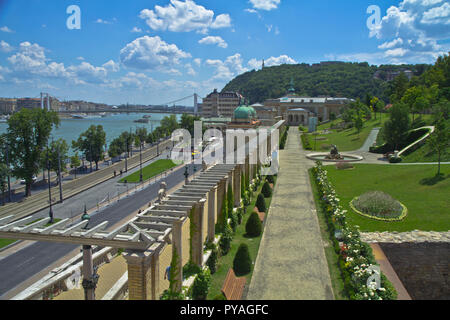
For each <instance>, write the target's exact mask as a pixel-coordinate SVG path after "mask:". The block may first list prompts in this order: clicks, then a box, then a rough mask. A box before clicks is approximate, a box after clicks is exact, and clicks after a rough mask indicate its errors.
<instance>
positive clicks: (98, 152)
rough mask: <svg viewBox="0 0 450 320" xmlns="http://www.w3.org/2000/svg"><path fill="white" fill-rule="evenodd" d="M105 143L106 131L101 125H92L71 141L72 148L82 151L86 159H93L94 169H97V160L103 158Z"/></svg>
mask: <svg viewBox="0 0 450 320" xmlns="http://www.w3.org/2000/svg"><path fill="white" fill-rule="evenodd" d="M105 143H106V133H105V131H104V130H103V126H101V125H98V126H95V125H92V126H90V127H89V129H87V130H86V131H85V132H83V133H82V134H81V135H80V137H79V138H78V140H77V141H72V148H73V149H75V151H81V152H83V153H84V155H85V157H86V159H87V160H88V161H94V162H95V169H96V170H98V162H99V161H101V160H103V159H104V154H103V147H104V146H105Z"/></svg>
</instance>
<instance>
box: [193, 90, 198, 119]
mask: <svg viewBox="0 0 450 320" xmlns="http://www.w3.org/2000/svg"><path fill="white" fill-rule="evenodd" d="M194 115H195V116H196V115H198V94H196V93H194Z"/></svg>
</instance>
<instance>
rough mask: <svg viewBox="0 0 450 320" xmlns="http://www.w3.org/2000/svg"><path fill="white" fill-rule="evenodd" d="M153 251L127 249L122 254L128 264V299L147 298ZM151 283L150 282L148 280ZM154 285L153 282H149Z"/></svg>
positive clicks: (148, 297)
mask: <svg viewBox="0 0 450 320" xmlns="http://www.w3.org/2000/svg"><path fill="white" fill-rule="evenodd" d="M152 254H153V252H150V251H144V252H142V251H127V252H125V253H124V254H123V256H124V257H125V260H126V261H127V265H128V295H129V300H149V299H150V298H151V296H149V295H148V292H149V288H148V286H149V282H150V281H151V277H150V273H151V268H150V265H151V260H152ZM150 283H151V282H150ZM151 284H152V285H154V283H151Z"/></svg>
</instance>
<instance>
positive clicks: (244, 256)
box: [233, 243, 252, 277]
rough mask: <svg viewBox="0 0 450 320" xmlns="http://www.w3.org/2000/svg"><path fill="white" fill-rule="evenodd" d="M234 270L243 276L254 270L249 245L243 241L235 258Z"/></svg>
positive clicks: (237, 274)
mask: <svg viewBox="0 0 450 320" xmlns="http://www.w3.org/2000/svg"><path fill="white" fill-rule="evenodd" d="M233 270H234V273H235V274H236V276H238V277H239V276H243V275H246V274H248V273H249V272H250V271H252V258H250V252H249V251H248V245H247V244H246V243H241V245H240V246H239V249H238V251H237V252H236V255H235V256H234V260H233Z"/></svg>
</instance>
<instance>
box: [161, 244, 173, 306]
mask: <svg viewBox="0 0 450 320" xmlns="http://www.w3.org/2000/svg"><path fill="white" fill-rule="evenodd" d="M171 262H172V245H171V244H167V245H166V247H165V248H164V249H163V250H162V251H161V253H160V255H159V294H158V299H159V297H160V296H161V295H162V294H163V292H164V290H167V289H169V285H170V282H169V280H168V279H164V275H165V273H166V269H167V267H169V266H170V263H171Z"/></svg>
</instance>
